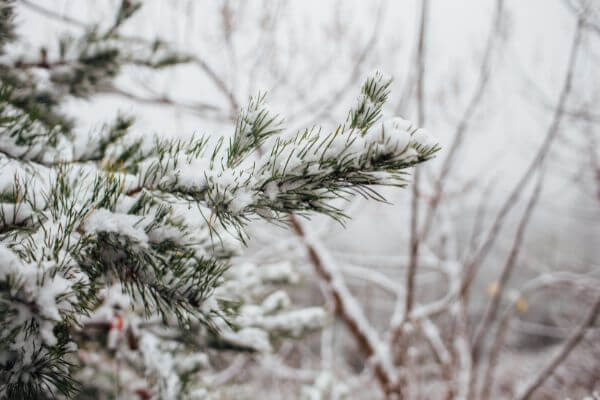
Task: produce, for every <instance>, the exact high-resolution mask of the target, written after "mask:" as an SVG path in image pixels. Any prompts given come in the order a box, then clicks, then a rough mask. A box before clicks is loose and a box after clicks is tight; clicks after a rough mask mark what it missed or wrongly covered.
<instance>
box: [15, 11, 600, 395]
mask: <svg viewBox="0 0 600 400" xmlns="http://www.w3.org/2000/svg"><path fill="white" fill-rule="evenodd" d="M29 3H33V4H38V5H41V6H43V7H44V8H47V9H50V10H52V11H53V12H55V13H57V14H58V15H62V16H66V17H68V18H73V19H76V20H79V21H85V22H89V21H102V20H103V19H108V17H109V16H112V15H113V12H114V9H115V8H116V7H117V5H118V3H119V2H118V1H116V0H102V1H93V2H92V1H87V2H86V1H75V0H44V1H42V0H31V1H30V2H29ZM579 3H580V2H576V1H563V0H528V1H521V0H512V1H508V0H507V1H505V2H504V5H503V14H502V20H501V23H500V26H499V27H498V29H497V31H494V33H493V35H494V37H495V39H494V45H493V46H492V47H491V50H490V51H491V53H490V59H489V60H490V61H489V79H488V81H487V82H486V86H485V89H484V91H483V93H482V95H481V97H480V99H479V100H478V101H477V104H476V107H475V109H474V113H473V114H472V116H471V117H470V118H469V120H468V125H467V128H466V130H465V132H464V142H463V144H462V146H461V147H460V148H459V150H458V152H457V153H456V161H455V163H454V165H453V168H452V171H451V172H450V174H449V175H448V177H447V178H446V180H445V184H444V185H445V186H444V187H445V193H446V196H445V198H444V199H443V200H442V202H441V204H440V207H439V212H438V213H437V217H436V219H435V222H434V225H433V227H432V230H431V234H430V236H429V238H428V240H427V242H426V243H425V244H424V246H423V250H422V253H421V254H422V255H423V259H426V257H427V254H428V252H432V253H434V254H436V255H438V256H439V255H440V252H444V253H445V255H446V256H447V257H450V258H452V257H454V258H456V259H457V260H464V259H465V258H468V254H469V251H470V250H472V247H473V246H475V247H476V246H477V244H478V243H479V241H480V239H481V234H478V233H477V232H478V228H477V226H481V227H482V228H481V231H482V232H485V231H487V230H488V229H489V226H490V224H491V221H492V220H493V217H494V215H495V214H496V213H497V211H498V209H499V207H500V206H501V204H502V203H503V202H504V201H505V199H506V197H507V196H508V193H509V192H510V191H511V190H512V188H513V187H514V185H515V184H516V182H517V180H518V179H519V177H520V176H521V175H522V173H523V170H524V168H525V167H526V166H527V165H528V163H529V162H530V161H531V160H532V159H533V157H534V155H535V153H536V152H537V149H538V147H539V145H540V143H541V141H542V140H543V138H544V136H545V134H546V131H547V130H548V127H549V125H550V123H551V119H552V115H553V112H554V108H555V106H556V104H557V101H558V96H559V92H560V90H561V88H562V86H563V81H564V74H565V71H566V68H567V61H568V57H569V51H570V47H571V42H572V37H573V32H574V29H575V26H576V15H575V13H574V12H573V9H572V7H577V6H578V4H579ZM421 4H422V3H421V1H408V0H406V1H359V0H344V1H342V0H338V1H329V0H328V1H324V0H319V1H317V0H314V1H258V0H253V1H199V0H196V1H194V0H170V1H164V0H152V1H150V0H149V1H145V2H144V7H143V9H142V11H141V12H140V13H139V15H137V16H136V17H135V18H134V19H133V20H132V21H129V22H128V23H127V24H126V25H125V27H124V29H123V33H126V34H129V35H132V36H140V37H144V38H148V39H153V38H155V37H161V38H163V39H165V40H166V41H168V42H169V43H171V44H172V45H173V46H174V47H175V48H177V49H179V50H181V51H185V52H186V53H190V54H194V55H195V56H197V57H198V59H199V60H200V62H199V63H192V64H190V65H185V66H179V67H176V68H172V69H169V70H165V71H164V72H161V73H156V72H147V71H144V70H141V69H135V70H134V69H131V70H126V71H124V74H122V76H121V77H120V78H119V79H118V80H117V83H118V87H119V88H120V89H121V90H122V91H124V92H126V93H128V96H119V95H115V94H106V95H103V96H99V97H97V98H94V99H91V100H72V101H70V102H69V103H68V104H67V105H66V107H67V108H68V109H69V110H76V113H77V114H78V115H80V116H81V121H80V123H81V125H80V127H81V129H82V130H91V129H93V128H94V127H97V126H99V125H100V124H102V123H103V122H105V121H107V120H108V119H109V118H110V117H112V116H114V115H116V114H117V113H118V112H126V113H131V114H134V115H136V116H137V124H136V126H135V131H136V132H139V134H148V135H150V134H160V135H165V136H180V137H187V136H190V135H192V134H194V133H210V134H211V135H214V136H215V137H218V136H221V135H230V134H232V133H233V118H234V117H235V113H236V111H237V110H239V108H240V107H242V106H243V105H244V104H245V102H246V100H247V98H248V97H249V96H251V95H255V94H257V93H258V92H259V91H262V92H264V91H266V92H267V93H268V102H269V103H270V105H271V108H273V109H274V110H276V111H277V112H279V113H280V114H281V115H282V116H283V117H285V119H286V121H287V126H288V127H289V129H299V128H302V127H309V126H311V125H313V124H321V125H323V126H325V127H330V126H334V125H335V124H337V123H338V122H342V121H343V120H344V119H345V117H346V110H347V109H348V107H349V105H351V104H352V103H353V101H354V98H355V95H356V94H357V92H358V88H359V85H360V81H361V79H362V77H363V76H364V75H365V74H366V73H368V72H370V71H371V70H373V69H375V68H378V69H381V70H383V71H385V72H386V73H388V74H390V75H392V76H393V77H394V84H393V87H392V95H391V101H390V102H389V104H388V105H387V108H386V114H387V115H395V114H398V115H401V116H402V117H404V118H406V119H409V120H416V119H417V112H416V102H415V100H414V99H415V90H416V89H415V80H416V72H417V65H416V58H415V52H416V42H417V33H418V30H419V23H420V9H421ZM590 4H591V11H590V12H589V15H590V20H591V21H598V23H599V26H600V10H599V7H598V4H600V3H598V2H590ZM495 8H496V1H491V0H453V1H447V0H431V1H430V4H429V16H428V20H427V33H426V42H425V58H424V99H425V108H424V115H425V118H424V119H425V122H424V124H423V125H424V126H425V127H426V128H427V129H428V130H429V131H430V132H431V133H432V134H433V135H435V136H436V137H437V138H438V140H439V141H440V143H441V145H442V151H441V152H440V155H439V156H438V159H437V160H435V161H433V162H431V163H428V165H426V166H424V167H423V170H422V172H423V173H422V182H421V191H422V192H421V196H420V198H419V201H420V202H421V204H423V207H422V209H423V208H424V207H426V204H428V201H429V200H428V195H429V194H430V193H432V190H433V183H434V182H435V179H436V177H437V175H438V173H439V168H440V164H441V162H442V160H444V157H445V156H446V155H445V152H447V150H448V148H449V146H450V144H451V143H452V141H453V139H454V137H455V135H456V131H457V125H458V124H459V123H460V121H461V119H462V118H463V114H464V112H465V109H466V107H467V105H468V104H469V101H471V99H472V98H473V95H474V92H475V91H476V90H477V85H478V82H479V80H480V75H481V62H482V58H483V57H484V52H485V49H486V44H487V41H488V37H489V35H490V32H492V31H493V22H494V12H495V11H494V10H495ZM19 19H20V21H18V22H19V23H20V24H19V29H20V32H21V33H22V35H23V37H24V38H25V39H26V40H25V41H26V42H29V45H30V46H31V48H37V47H38V46H39V45H42V44H43V45H46V46H48V47H49V54H52V52H53V51H54V52H56V48H54V47H53V46H55V44H56V42H57V41H56V40H55V37H56V35H57V32H60V31H68V30H77V29H79V28H78V27H77V24H74V23H73V21H71V22H69V21H66V22H65V21H62V20H60V19H58V18H48V16H46V15H43V14H40V13H39V12H38V11H36V10H35V9H34V8H32V7H27V6H22V7H20V9H19ZM599 32H600V31H598V30H594V29H589V30H588V31H587V32H586V34H585V36H584V38H583V43H582V48H581V50H580V52H579V54H578V57H577V59H576V67H575V70H574V71H575V74H574V80H573V89H572V93H571V96H570V97H569V99H568V101H567V104H568V105H567V107H566V109H567V115H566V116H565V118H564V119H563V122H562V124H561V126H560V131H559V133H558V137H557V139H556V141H555V142H554V143H553V146H552V148H551V150H550V153H549V156H548V169H547V171H546V180H545V183H544V188H543V191H542V194H541V198H540V201H539V203H538V205H537V206H536V208H535V211H534V213H533V216H532V221H531V224H530V226H529V228H528V230H527V233H526V236H525V238H524V246H523V247H522V251H521V255H520V257H519V259H518V262H517V267H516V269H515V273H514V274H513V276H512V278H511V280H510V282H509V286H510V287H511V288H512V287H515V288H518V287H521V286H522V285H523V284H524V282H525V280H526V279H530V278H532V277H535V276H536V275H539V274H541V273H543V272H550V271H559V270H560V271H565V270H568V271H577V272H582V273H589V274H590V276H596V277H597V276H598V275H599V271H600V262H599V261H598V259H599V255H600V249H599V247H600V246H598V244H599V243H600V223H599V222H600V198H598V196H599V192H598V190H599V189H598V186H597V185H598V184H597V180H598V179H600V178H599V175H598V174H599V172H598V170H596V168H597V167H595V165H596V164H594V159H595V157H600V145H599V143H600V134H599V133H598V123H599V122H600V107H598V104H599V103H598V100H599V95H600V79H598V77H599V76H600V45H599V43H600V33H599ZM219 82H221V84H222V85H221V86H220V84H219ZM132 98H133V99H132ZM143 99H146V100H143ZM148 99H151V100H150V101H148ZM152 99H153V100H152ZM168 102H173V103H176V105H174V106H173V105H169V104H165V103H168ZM199 103H202V104H201V105H200V104H199ZM531 187H532V186H531V185H527V186H526V187H525V189H524V191H523V193H522V195H521V196H520V199H519V201H518V202H517V204H515V205H514V208H513V209H512V211H511V213H510V214H509V217H508V222H507V223H506V224H505V226H504V228H503V229H502V230H501V232H500V235H499V238H498V241H497V243H496V245H495V246H494V248H493V250H492V256H491V257H489V258H487V260H486V262H485V263H484V264H483V265H482V266H481V272H480V273H479V274H478V277H477V284H476V285H475V286H474V288H473V289H472V290H471V295H472V299H473V300H472V301H471V304H470V310H469V312H470V313H472V314H473V315H474V316H477V315H479V314H480V313H481V312H482V311H483V308H484V305H485V302H486V301H487V300H488V298H489V294H488V289H489V285H490V284H491V283H493V282H495V281H496V279H497V276H498V274H499V272H500V270H501V268H502V266H503V264H504V263H505V260H506V257H507V255H508V253H509V251H510V247H511V246H512V241H513V238H514V235H515V230H516V224H517V222H518V221H519V220H520V218H521V213H522V210H523V208H524V205H525V203H526V200H527V199H528V197H529V193H530V191H531ZM383 193H385V195H386V198H387V199H388V200H389V202H390V203H391V204H381V203H380V204H374V203H372V202H367V201H364V200H361V199H357V200H356V201H353V202H351V203H350V204H348V208H347V211H348V213H349V215H350V216H351V217H352V220H351V221H349V222H348V223H347V225H346V226H345V227H342V226H340V225H338V224H335V223H333V224H332V223H331V222H330V221H325V220H322V219H319V218H316V219H315V220H313V221H312V222H311V223H310V224H311V225H312V226H313V227H314V228H315V230H316V231H317V232H318V233H319V234H320V235H321V237H322V238H323V240H324V241H325V243H326V244H327V246H328V248H330V249H331V251H332V254H334V255H335V257H336V259H337V260H338V262H339V263H340V265H342V266H343V268H346V270H345V271H346V272H345V273H346V274H347V279H348V280H349V282H350V283H351V284H352V287H353V288H354V289H355V291H356V292H355V293H356V294H357V297H359V298H360V299H362V303H363V305H365V307H366V310H367V314H368V315H369V317H370V318H371V319H372V320H373V322H374V324H375V325H377V326H385V325H386V324H387V321H388V320H389V311H390V308H391V305H392V304H393V298H392V297H391V296H390V295H389V293H386V291H385V290H383V291H382V290H380V288H377V287H373V285H372V284H369V283H367V282H365V281H364V280H363V279H361V278H360V274H358V275H359V277H358V278H357V276H356V275H357V274H356V273H352V271H355V272H356V270H353V269H352V268H360V271H362V272H363V273H364V269H365V268H367V269H368V270H371V271H374V273H375V272H376V273H381V274H384V275H383V276H384V277H386V278H387V283H388V284H389V285H391V286H393V285H394V282H400V281H401V280H402V279H403V276H404V267H405V264H406V259H407V253H408V246H409V220H410V212H411V208H410V198H411V190H410V189H408V190H403V191H398V190H383ZM478 210H479V211H478ZM252 230H253V232H254V233H255V237H256V240H255V241H254V242H252V243H251V244H250V248H249V249H248V256H251V257H255V258H256V259H257V260H262V259H270V258H275V259H276V258H282V257H283V258H286V257H287V258H289V259H292V260H294V261H295V263H296V265H297V268H298V269H299V270H301V271H303V272H304V273H305V285H304V286H303V288H302V289H299V290H298V293H297V298H298V301H300V302H302V301H304V302H306V303H317V304H321V303H322V302H323V300H322V298H321V297H320V294H319V293H320V292H319V290H318V285H316V284H314V282H313V279H312V278H311V270H310V266H309V265H307V263H306V262H305V260H304V257H303V252H302V251H301V249H298V248H297V245H296V244H294V242H292V241H288V242H286V240H287V239H289V234H288V233H286V232H285V231H283V230H281V229H280V228H274V227H272V226H268V227H265V226H263V225H261V224H255V225H254V226H253V227H252ZM473 243H474V245H473ZM423 262H425V261H423ZM377 276H379V275H377ZM417 283H418V290H417V296H418V297H419V298H421V299H424V300H425V299H433V298H436V297H439V295H440V294H441V293H442V292H443V291H444V288H445V283H443V282H440V280H439V279H438V276H437V275H436V272H435V270H434V271H433V272H432V271H431V270H427V269H426V268H425V269H423V270H422V271H420V272H419V274H418V276H417ZM586 301H587V300H586V299H585V298H581V297H578V293H576V292H575V293H574V292H573V291H567V290H564V291H562V290H559V291H555V292H552V293H551V295H550V296H546V297H543V298H541V299H536V300H532V301H531V302H530V304H529V307H528V308H527V310H526V312H523V313H521V315H520V316H519V321H521V322H522V323H515V324H513V325H511V334H512V335H513V339H512V341H510V342H509V343H510V346H509V348H508V351H509V352H514V354H516V355H515V357H517V356H518V357H521V358H522V360H521V358H519V359H515V360H513V361H511V362H510V363H509V364H508V366H509V367H511V366H512V367H514V368H515V373H519V372H518V371H521V369H520V368H529V364H527V363H530V364H531V365H533V367H535V366H536V365H539V363H538V358H537V357H538V356H539V357H542V356H543V355H544V354H545V349H546V347H545V346H554V345H555V344H556V343H558V342H560V341H561V340H562V339H563V338H564V337H565V332H566V330H565V329H563V328H564V327H565V326H566V327H568V326H572V324H573V322H572V321H573V320H577V319H578V318H580V314H578V313H582V312H583V309H585V307H583V305H585V304H587V303H586ZM565 324H566V325H565ZM328 335H329V336H328V340H333V341H335V340H337V341H335V346H337V347H335V346H334V347H335V348H341V349H344V348H345V346H350V347H351V344H347V343H346V341H345V340H346V339H344V338H345V336H344V335H345V334H344V329H343V327H339V326H336V325H333V326H332V327H331V328H330V329H329V332H328ZM332 338H333V339H332ZM336 338H337V339H336ZM315 343H316V344H315ZM300 346H301V349H302V352H304V353H303V356H302V357H301V358H302V360H304V361H301V362H300V364H302V363H305V364H302V365H306V366H309V367H314V365H315V364H318V363H319V362H321V361H315V359H318V358H319V357H323V351H322V349H320V348H319V344H318V340H317V339H316V338H308V339H307V341H306V347H302V346H303V345H300ZM511 346H512V347H511ZM523 352H524V353H523ZM334 353H336V354H337V352H334ZM350 353H351V351H350ZM311 360H312V361H311ZM330 361H331V360H330ZM523 362H524V363H523ZM352 363H353V361H352V356H351V354H350V355H348V354H346V353H344V351H341V352H339V357H338V358H336V357H334V360H333V364H332V365H330V367H331V368H340V369H341V368H347V367H348V365H350V366H352ZM325 365H326V366H327V365H328V364H327V363H326V364H325ZM589 365H591V367H590V368H591V371H592V372H590V373H591V374H592V375H591V376H592V378H594V374H595V373H598V371H599V369H598V361H597V359H596V363H594V362H593V358H592V361H591V362H590V363H589ZM533 367H532V368H533ZM357 368H359V367H357ZM359 369H360V368H359ZM594 371H596V372H594ZM593 380H594V379H592V381H593ZM598 380H600V375H595V381H596V382H597V381H598ZM268 383H269V384H272V385H275V383H273V382H271V381H268ZM565 387H567V384H565ZM268 388H269V385H266V386H265V387H263V389H265V390H266V391H267V392H269V393H276V392H272V391H271V389H268ZM280 389H281V388H280ZM592 389H593V388H592ZM281 390H283V389H281ZM588 392H590V393H591V390H589V391H588V390H587V388H582V389H581V391H571V389H565V391H564V392H561V393H563V394H565V395H568V394H570V393H573V395H574V396H578V395H581V396H583V394H585V393H588ZM274 398H277V397H276V395H275V397H274ZM543 398H545V397H543ZM557 398H558V397H557Z"/></svg>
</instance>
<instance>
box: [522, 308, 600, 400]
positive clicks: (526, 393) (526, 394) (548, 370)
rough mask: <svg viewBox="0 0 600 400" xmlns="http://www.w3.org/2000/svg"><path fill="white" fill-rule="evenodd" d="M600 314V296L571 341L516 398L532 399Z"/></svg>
mask: <svg viewBox="0 0 600 400" xmlns="http://www.w3.org/2000/svg"><path fill="white" fill-rule="evenodd" d="M598 314H600V296H598V298H597V299H596V300H595V302H594V304H593V305H592V307H591V308H590V310H589V311H588V313H587V315H586V317H585V319H584V320H583V322H582V323H581V325H579V327H578V328H577V330H576V331H575V332H574V333H573V335H572V336H571V337H570V338H569V340H568V341H567V342H566V343H565V344H564V345H563V347H562V348H561V349H560V350H559V351H558V352H557V353H556V354H555V355H554V356H553V357H552V358H551V359H550V361H549V362H548V363H547V364H546V366H545V367H544V368H542V369H541V370H540V372H539V373H538V374H537V375H536V376H535V378H533V379H532V380H531V381H530V382H529V383H528V384H527V385H526V386H525V388H524V389H523V390H522V391H521V393H520V394H519V395H518V396H517V397H516V399H517V400H526V399H529V398H531V396H532V395H533V393H534V392H535V391H536V390H537V389H539V387H540V386H542V384H543V383H544V382H545V381H546V380H547V379H548V378H549V377H550V376H552V374H553V373H554V371H555V370H556V368H557V367H558V366H559V365H560V364H562V362H563V361H564V360H566V359H567V357H568V356H569V354H571V352H572V351H573V350H574V349H575V347H577V345H578V344H579V342H581V340H582V339H583V338H584V337H585V334H586V332H587V330H588V328H590V327H591V326H592V325H594V323H595V322H596V318H598Z"/></svg>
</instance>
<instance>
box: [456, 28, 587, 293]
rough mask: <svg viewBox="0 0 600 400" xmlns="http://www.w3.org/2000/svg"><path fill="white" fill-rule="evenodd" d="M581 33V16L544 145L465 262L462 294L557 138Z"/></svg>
mask: <svg viewBox="0 0 600 400" xmlns="http://www.w3.org/2000/svg"><path fill="white" fill-rule="evenodd" d="M581 37H582V22H581V20H578V21H577V28H576V29H575V33H574V37H573V43H572V46H571V51H570V55H569V59H568V65H567V72H566V75H565V79H564V83H563V88H562V90H561V92H560V95H559V100H558V104H557V107H556V109H555V113H554V117H553V119H552V123H551V124H550V127H549V128H548V131H547V133H546V137H545V139H544V141H543V143H542V145H541V146H540V148H539V150H538V151H537V153H536V155H535V157H534V158H533V160H532V161H531V163H530V164H529V166H528V167H527V169H526V170H525V172H524V173H523V175H522V176H521V178H520V179H519V181H518V182H517V184H516V185H515V187H514V188H513V190H512V191H511V193H510V195H509V196H508V198H507V199H506V200H505V202H504V204H503V205H502V208H501V209H500V211H499V212H498V214H497V215H496V218H495V220H494V223H493V225H492V227H491V228H490V230H489V232H488V234H487V236H486V239H485V241H484V243H483V244H482V246H481V247H480V249H479V251H478V252H476V254H475V255H474V256H473V258H472V259H471V261H470V262H469V263H468V264H467V265H466V266H465V273H464V277H463V281H462V283H461V288H460V294H461V295H463V296H465V295H466V294H467V291H468V290H469V288H470V286H471V283H472V282H473V280H474V279H475V275H476V273H477V270H478V267H479V266H480V265H481V264H482V263H483V261H484V260H485V258H486V257H487V255H488V254H489V251H490V250H491V248H492V246H493V245H494V243H495V242H496V238H497V236H498V233H499V231H500V229H501V228H502V226H503V225H504V220H505V218H506V216H507V214H508V212H509V211H510V210H511V209H512V208H513V207H514V205H515V204H516V203H517V201H518V199H519V197H520V196H521V192H522V191H523V189H524V188H525V186H526V185H527V184H528V183H529V180H530V179H531V178H532V176H533V175H534V173H535V172H536V170H537V169H538V168H539V167H540V165H542V163H543V162H544V159H545V158H546V156H547V154H548V151H549V149H550V147H551V145H552V143H553V142H554V139H555V138H556V136H557V134H558V128H559V126H560V122H561V120H562V117H563V109H564V105H565V103H566V101H567V98H568V96H569V94H570V92H571V87H572V84H573V76H574V70H575V61H576V59H577V54H578V52H579V48H580V44H581Z"/></svg>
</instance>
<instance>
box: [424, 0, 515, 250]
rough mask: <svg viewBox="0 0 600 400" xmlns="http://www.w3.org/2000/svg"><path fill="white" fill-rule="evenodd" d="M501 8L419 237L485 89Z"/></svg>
mask: <svg viewBox="0 0 600 400" xmlns="http://www.w3.org/2000/svg"><path fill="white" fill-rule="evenodd" d="M503 6H504V0H497V1H496V12H495V16H494V23H493V25H492V29H491V31H490V33H489V36H488V38H487V43H486V46H485V53H484V55H483V59H482V61H481V66H480V71H479V81H478V83H477V87H476V89H475V92H474V93H473V96H472V97H471V99H470V100H469V103H468V105H467V108H466V109H465V111H464V113H463V115H462V118H461V119H460V122H459V123H458V126H457V127H456V132H455V134H454V140H453V142H452V144H451V145H450V148H449V150H448V151H447V152H446V158H445V159H444V161H443V163H442V167H441V171H440V175H439V177H438V178H437V180H436V181H435V191H434V195H433V198H432V200H431V203H430V205H429V208H428V210H427V215H426V217H425V222H424V226H423V230H422V232H421V236H422V237H423V238H426V237H427V235H428V234H429V230H430V229H431V226H432V224H433V220H434V217H435V214H436V211H437V208H438V206H439V204H440V202H441V200H442V198H443V196H444V184H445V182H446V178H447V177H448V174H449V173H450V171H451V170H452V167H453V166H454V160H455V157H456V154H457V152H458V150H459V148H460V146H461V145H462V143H463V139H464V135H465V133H466V131H467V129H468V128H469V124H470V123H471V119H472V118H473V115H474V114H475V111H476V110H477V106H478V105H479V104H480V103H481V99H482V97H483V95H484V93H485V91H486V89H487V85H488V81H489V77H490V71H491V60H492V54H493V50H494V47H495V45H496V41H497V40H498V35H499V31H500V28H501V24H502V15H503Z"/></svg>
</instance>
